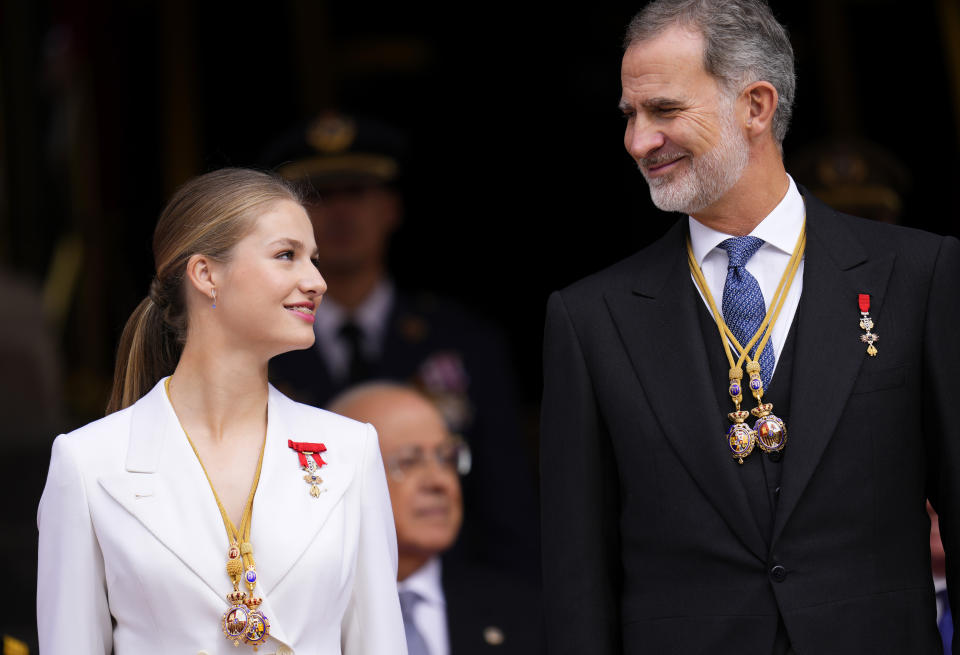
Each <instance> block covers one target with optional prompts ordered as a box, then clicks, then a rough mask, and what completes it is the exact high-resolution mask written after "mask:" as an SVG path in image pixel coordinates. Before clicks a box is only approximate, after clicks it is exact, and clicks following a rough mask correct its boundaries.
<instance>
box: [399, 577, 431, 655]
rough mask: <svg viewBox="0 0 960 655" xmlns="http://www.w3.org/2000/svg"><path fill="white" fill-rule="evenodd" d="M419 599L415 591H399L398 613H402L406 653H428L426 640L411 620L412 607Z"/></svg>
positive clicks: (424, 654)
mask: <svg viewBox="0 0 960 655" xmlns="http://www.w3.org/2000/svg"><path fill="white" fill-rule="evenodd" d="M421 600H423V599H422V598H421V597H420V594H418V593H417V592H415V591H411V590H409V589H404V590H403V591H401V592H400V614H401V615H403V631H404V632H405V633H406V634H407V654H408V655H430V651H429V649H428V648H427V642H426V640H424V638H423V635H422V634H421V633H420V631H419V630H418V629H417V624H416V623H414V621H413V608H414V607H415V606H416V604H417V603H419V602H420V601H421Z"/></svg>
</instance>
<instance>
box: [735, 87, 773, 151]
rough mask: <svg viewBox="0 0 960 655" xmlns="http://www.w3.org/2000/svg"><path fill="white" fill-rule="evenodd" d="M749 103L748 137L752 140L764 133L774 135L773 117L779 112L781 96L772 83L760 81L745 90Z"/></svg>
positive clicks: (744, 95)
mask: <svg viewBox="0 0 960 655" xmlns="http://www.w3.org/2000/svg"><path fill="white" fill-rule="evenodd" d="M741 97H743V98H746V101H747V124H746V126H745V127H746V129H747V136H748V137H749V138H751V139H754V138H757V137H759V136H761V135H762V134H763V133H764V132H770V133H771V134H772V133H773V115H774V113H775V112H776V111H777V102H778V100H779V97H780V96H779V95H778V94H777V90H776V88H774V86H773V85H772V84H770V82H765V81H763V80H760V81H758V82H754V83H753V84H751V85H750V86H748V87H747V88H746V89H744V90H743V93H742V94H741Z"/></svg>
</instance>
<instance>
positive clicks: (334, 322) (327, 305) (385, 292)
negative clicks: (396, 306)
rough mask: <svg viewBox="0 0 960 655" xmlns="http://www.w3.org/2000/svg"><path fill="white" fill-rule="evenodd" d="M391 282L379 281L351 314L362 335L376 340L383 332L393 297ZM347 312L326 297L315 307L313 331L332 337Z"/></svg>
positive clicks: (345, 317)
mask: <svg viewBox="0 0 960 655" xmlns="http://www.w3.org/2000/svg"><path fill="white" fill-rule="evenodd" d="M394 293H395V292H394V288H393V282H391V281H390V280H380V282H378V283H377V286H375V287H374V288H373V291H372V292H371V293H370V295H369V296H367V297H366V299H365V300H364V301H363V302H362V303H360V306H359V307H357V309H356V311H354V312H353V315H352V318H353V320H354V322H355V323H356V324H357V325H359V326H360V328H361V329H362V330H363V333H364V334H366V335H369V336H370V337H371V338H374V339H376V338H377V337H379V335H380V334H381V333H382V332H383V326H384V324H386V322H387V315H388V314H389V313H390V306H391V305H392V304H393V296H394ZM347 317H348V314H347V310H346V309H345V308H344V307H343V305H340V304H338V303H337V302H336V301H335V300H333V299H332V298H329V297H326V298H324V299H323V301H322V302H321V303H320V304H319V305H317V311H316V318H315V321H316V322H315V323H314V326H315V329H316V331H317V332H318V333H320V334H327V335H333V334H336V333H337V330H339V329H340V326H341V325H342V324H343V322H344V321H345V320H346V319H347Z"/></svg>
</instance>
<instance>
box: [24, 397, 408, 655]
mask: <svg viewBox="0 0 960 655" xmlns="http://www.w3.org/2000/svg"><path fill="white" fill-rule="evenodd" d="M267 419H268V421H267V422H268V425H267V438H266V446H265V450H264V455H263V468H262V471H261V474H260V483H259V486H258V487H257V494H256V497H255V499H254V504H253V525H252V532H251V543H252V545H253V548H254V558H255V560H256V564H257V576H258V584H257V594H258V595H259V596H262V597H263V605H262V606H261V609H262V611H263V612H264V614H266V616H267V618H268V620H269V621H270V639H269V640H268V641H267V643H266V644H264V645H263V646H261V647H260V651H259V652H260V653H265V654H268V653H277V654H278V655H290V654H291V653H296V654H297V655H334V654H340V653H342V654H343V655H394V654H396V655H406V640H405V637H404V630H403V620H402V618H401V616H400V605H399V602H398V600H397V583H396V580H397V541H396V532H395V529H394V525H393V514H392V512H391V507H390V498H389V495H388V493H387V486H386V480H385V476H384V471H383V464H382V463H381V459H380V449H379V447H378V443H377V435H376V432H375V431H374V429H373V427H372V426H370V425H367V424H362V423H358V422H356V421H352V420H350V419H346V418H343V417H341V416H337V415H336V414H331V413H330V412H325V411H323V410H319V409H316V408H314V407H308V406H306V405H301V404H299V403H295V402H293V401H292V400H290V399H289V398H287V397H286V396H284V395H283V394H281V393H280V392H279V391H277V390H276V389H274V388H273V387H270V392H269V400H268V411H267ZM288 439H292V440H293V441H300V442H303V441H306V442H322V443H323V444H325V445H326V447H327V450H326V452H325V453H323V455H322V456H323V459H324V461H325V462H326V465H325V466H323V467H322V468H321V469H320V471H319V472H320V476H321V477H322V479H323V483H322V484H321V485H320V488H321V490H322V492H321V494H320V496H319V497H317V498H314V497H312V496H311V495H310V485H308V484H307V483H306V482H305V481H304V479H303V476H304V472H303V470H301V468H300V464H299V460H298V458H297V454H296V453H295V452H294V451H292V450H291V449H290V448H289V447H288V445H287V440H288ZM38 524H39V528H40V550H39V575H38V583H37V625H38V628H39V636H40V652H41V653H42V655H66V654H68V653H69V654H73V653H82V654H84V655H87V654H94V653H96V654H100V653H103V654H105V655H106V654H109V653H111V651H112V652H113V653H116V655H142V654H150V653H158V654H161V653H162V654H163V655H181V654H193V653H207V654H208V655H219V654H224V655H226V654H228V653H229V654H231V655H236V654H238V653H244V652H252V649H251V647H250V646H246V645H243V644H241V646H240V648H239V649H237V648H235V647H234V646H233V643H232V642H230V641H228V640H227V639H226V638H225V637H224V636H223V633H222V631H221V624H220V619H221V616H222V615H223V612H224V611H225V610H226V609H227V607H228V606H229V603H228V602H227V600H226V594H227V593H228V592H230V591H232V589H233V586H232V584H231V582H230V579H229V578H228V576H227V574H226V569H225V567H226V562H227V556H226V553H227V548H228V545H229V544H228V543H227V535H226V530H225V529H224V527H223V520H222V519H221V517H220V512H219V510H218V509H217V503H216V501H215V500H214V497H213V493H212V492H211V490H210V485H209V483H208V482H207V479H206V477H205V476H204V474H203V470H202V469H201V467H200V463H199V461H198V460H197V458H196V456H195V455H194V453H193V450H192V449H191V448H190V444H189V443H188V442H187V438H186V435H184V433H183V430H182V428H181V427H180V422H179V421H178V419H177V416H176V414H175V413H174V411H173V407H172V406H171V405H170V402H169V399H168V398H167V394H166V392H165V390H164V386H163V380H161V381H160V382H159V383H157V385H156V386H155V387H154V388H153V390H152V391H150V392H149V393H148V394H147V395H146V396H144V397H143V398H141V399H140V400H139V401H138V402H137V403H136V404H135V405H133V406H132V407H128V408H127V409H124V410H122V411H119V412H116V413H114V414H111V415H109V416H107V417H105V418H103V419H100V420H99V421H96V422H94V423H91V424H89V425H87V426H84V427H82V428H80V429H79V430H76V431H74V432H71V433H70V434H66V435H61V436H59V437H57V439H56V441H55V442H54V444H53V453H52V456H51V459H50V473H49V476H48V478H47V484H46V488H45V489H44V491H43V497H42V498H41V500H40V508H39V512H38Z"/></svg>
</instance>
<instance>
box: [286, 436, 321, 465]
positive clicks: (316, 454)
mask: <svg viewBox="0 0 960 655" xmlns="http://www.w3.org/2000/svg"><path fill="white" fill-rule="evenodd" d="M287 445H288V446H289V447H290V448H291V449H293V450H294V451H296V453H297V457H299V458H300V466H302V467H303V468H304V469H306V468H307V455H310V456H311V457H313V461H314V462H316V463H317V468H319V467H321V466H323V465H324V464H326V462H325V461H323V459H321V457H320V453H322V452H324V451H326V449H327V447H326V446H324V445H323V444H322V443H306V442H303V443H297V442H296V441H293V440H292V439H287Z"/></svg>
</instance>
